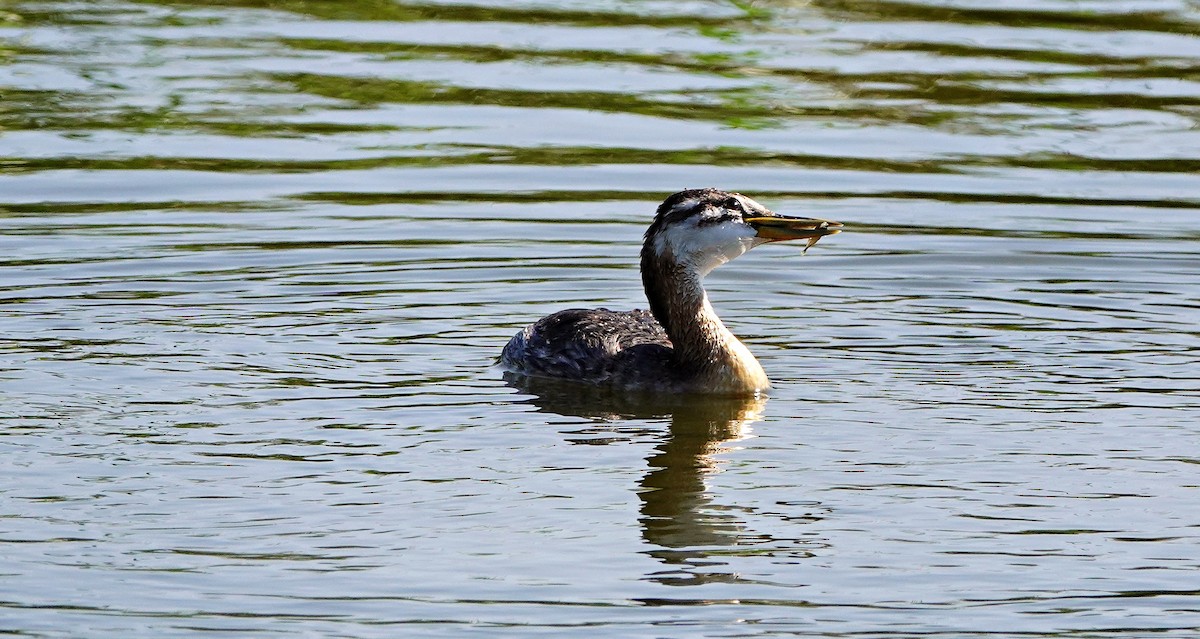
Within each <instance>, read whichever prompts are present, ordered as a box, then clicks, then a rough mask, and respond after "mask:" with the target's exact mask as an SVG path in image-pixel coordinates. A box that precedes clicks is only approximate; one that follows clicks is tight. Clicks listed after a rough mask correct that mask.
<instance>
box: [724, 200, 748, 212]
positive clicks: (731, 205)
mask: <svg viewBox="0 0 1200 639" xmlns="http://www.w3.org/2000/svg"><path fill="white" fill-rule="evenodd" d="M721 206H722V207H723V208H727V209H729V210H731V211H737V212H738V213H745V212H746V209H744V208H742V201H741V200H739V199H737V198H736V197H731V198H728V199H726V200H725V201H724V202H722V203H721Z"/></svg>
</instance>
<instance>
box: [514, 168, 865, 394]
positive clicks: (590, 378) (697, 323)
mask: <svg viewBox="0 0 1200 639" xmlns="http://www.w3.org/2000/svg"><path fill="white" fill-rule="evenodd" d="M841 226H842V225H841V224H840V223H838V222H831V221H829V220H821V219H815V218H803V217H788V216H783V215H777V214H776V213H773V212H772V211H770V210H769V209H767V208H766V207H765V206H763V205H761V204H759V203H758V202H755V201H754V200H752V199H750V198H748V197H746V196H744V195H741V194H739V193H728V192H725V191H720V190H717V189H712V188H708V189H689V190H686V191H680V192H679V193H676V194H674V195H672V196H670V197H668V198H667V199H666V200H665V201H664V202H663V203H662V204H661V205H660V206H659V207H658V212H657V214H656V215H655V216H654V222H653V223H651V224H650V228H649V229H648V230H647V231H646V236H645V241H644V242H643V244H642V264H641V266H642V284H643V286H644V287H645V289H646V298H647V299H648V300H649V301H650V311H649V312H647V311H643V310H634V311H625V312H617V311H610V310H608V309H606V308H597V309H569V310H565V311H559V312H557V313H554V314H553V315H547V316H546V317H543V318H542V319H540V320H538V321H537V322H535V323H533V324H530V325H529V326H527V327H525V328H524V329H523V330H522V331H521V332H519V333H517V334H516V335H515V336H513V338H512V339H511V340H509V342H508V344H507V345H506V346H505V347H504V352H503V353H502V354H501V355H500V364H501V365H502V366H504V367H505V368H507V369H508V370H510V371H512V372H514V373H518V374H521V375H530V376H535V377H554V378H559V379H569V380H576V381H580V382H588V383H591V384H597V385H604V386H613V387H617V388H621V389H629V390H641V391H651V392H668V393H708V394H720V395H758V394H760V393H762V392H765V391H766V390H767V389H768V388H770V382H769V381H768V380H767V375H766V373H765V372H764V371H763V368H762V366H761V365H759V363H758V360H757V359H755V358H754V355H752V354H751V353H750V350H749V349H747V348H746V346H745V345H744V344H742V342H741V341H740V340H738V338H737V337H735V336H734V335H733V333H731V332H729V329H727V328H725V324H723V323H722V322H721V320H720V318H718V317H717V314H716V312H715V311H714V310H713V307H712V306H711V305H710V304H709V303H708V295H707V294H706V293H705V292H704V285H703V282H702V280H703V279H704V276H705V275H707V274H708V272H709V271H711V270H713V269H714V268H716V267H718V266H720V265H722V264H724V263H726V262H728V261H729V260H732V259H734V258H736V257H738V256H739V255H741V254H743V253H745V252H746V251H749V250H750V249H752V248H754V247H755V246H758V245H759V244H763V243H766V242H776V241H780V240H796V239H807V240H808V246H812V245H813V244H815V243H816V242H817V240H819V239H820V238H822V237H824V236H826V235H832V234H834V233H838V232H839V231H840V229H841ZM807 248H808V247H807V246H806V247H805V249H806V250H807Z"/></svg>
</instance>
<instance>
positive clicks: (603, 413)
mask: <svg viewBox="0 0 1200 639" xmlns="http://www.w3.org/2000/svg"><path fill="white" fill-rule="evenodd" d="M505 379H506V380H507V381H508V383H509V384H510V385H511V386H514V387H516V388H518V389H520V390H522V391H524V392H527V393H530V394H532V395H533V397H532V398H531V399H530V400H528V401H529V403H531V404H533V405H535V406H537V407H538V408H539V409H541V410H544V411H548V412H553V413H557V414H560V415H567V416H577V417H588V418H600V419H605V420H610V421H615V420H622V419H638V418H641V419H646V418H662V417H669V418H670V429H669V430H668V432H667V433H665V434H662V431H661V430H656V431H654V432H655V433H656V434H657V435H659V436H660V437H661V441H660V442H659V443H658V445H657V446H655V448H654V453H653V454H652V455H650V456H649V458H648V459H647V464H648V465H649V467H650V469H649V471H648V472H647V473H646V474H645V476H643V478H642V480H641V481H640V482H639V486H640V490H639V491H638V497H639V498H640V499H641V501H642V507H641V517H640V518H639V522H640V524H641V528H642V536H643V538H644V539H645V541H646V542H647V543H649V544H651V545H652V546H654V547H655V549H654V550H651V551H650V552H649V554H650V555H651V556H653V557H655V558H657V559H659V560H660V561H661V562H662V563H663V564H665V565H666V566H667V568H666V569H664V570H662V571H659V572H656V573H654V574H652V575H650V578H651V579H653V580H655V581H659V582H661V583H664V584H670V585H691V584H699V583H710V582H728V581H737V580H738V577H737V576H736V575H734V574H730V573H727V572H721V571H719V570H714V567H715V566H719V565H722V564H723V563H724V561H723V560H720V559H716V557H717V556H719V555H720V554H722V549H726V548H729V547H733V546H738V545H742V544H744V543H748V541H747V539H746V538H747V537H748V536H753V537H756V538H757V536H755V535H748V534H747V533H746V531H745V530H744V529H745V525H744V523H743V522H742V519H741V518H740V517H739V516H737V515H735V514H731V513H729V512H721V510H720V509H719V507H717V506H714V505H713V504H712V497H711V496H710V495H709V493H708V491H707V487H706V485H705V481H706V479H707V477H709V476H710V475H712V474H714V473H716V472H719V471H720V467H721V462H720V461H719V460H718V459H717V458H716V457H715V456H716V455H719V454H721V453H723V452H727V451H729V450H731V449H732V446H731V444H733V443H734V442H737V441H738V440H741V439H744V438H746V437H748V436H749V433H750V425H751V424H752V423H754V422H756V421H759V420H760V419H762V414H763V410H764V408H765V405H766V401H767V400H766V398H763V397H742V398H733V397H702V396H701V397H698V396H691V397H677V396H676V397H673V396H662V395H650V396H639V395H632V394H629V393H627V392H626V393H622V392H615V391H611V390H605V389H604V388H596V387H590V386H583V385H580V384H574V383H570V382H563V381H561V380H553V379H547V378H529V377H521V376H515V375H506V377H505ZM621 432H624V433H628V431H627V430H625V431H621ZM589 434H592V435H603V432H601V431H599V429H598V430H597V431H596V432H592V433H589ZM599 441H603V442H606V441H611V439H601V440H599ZM580 443H597V440H596V439H587V440H584V441H581V442H580Z"/></svg>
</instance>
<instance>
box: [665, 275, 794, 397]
mask: <svg viewBox="0 0 1200 639" xmlns="http://www.w3.org/2000/svg"><path fill="white" fill-rule="evenodd" d="M645 257H646V256H643V261H642V282H643V284H644V285H645V288H646V297H647V298H648V299H649V301H650V310H651V312H652V313H654V317H655V319H657V320H658V322H659V323H660V324H662V325H663V328H664V329H666V331H667V336H668V337H670V338H671V344H672V346H673V347H674V358H675V364H676V365H677V366H678V367H679V370H680V373H681V374H682V375H683V376H686V377H688V378H690V379H692V380H694V382H693V383H694V384H695V386H696V387H697V389H698V390H705V391H709V392H718V393H728V394H733V395H752V394H756V393H759V392H763V391H766V390H767V389H768V388H769V386H770V384H769V382H768V381H767V375H766V373H765V372H764V371H763V368H762V366H761V365H760V364H759V363H758V360H757V359H755V358H754V355H752V354H751V353H750V350H749V349H748V348H746V346H745V345H744V344H742V342H741V340H739V339H738V338H737V337H736V336H735V335H734V334H733V333H731V332H730V331H729V329H728V328H726V327H725V324H724V323H723V322H722V321H721V318H719V317H717V313H716V311H715V310H713V307H712V305H711V304H709V302H708V294H707V293H706V292H705V291H704V284H703V279H704V273H703V272H701V271H700V270H699V269H697V268H694V267H693V266H691V265H688V264H681V263H679V262H677V261H675V260H674V259H671V258H670V256H667V257H666V258H663V257H662V256H657V258H658V259H650V260H647V259H645ZM647 261H650V262H652V263H651V264H647Z"/></svg>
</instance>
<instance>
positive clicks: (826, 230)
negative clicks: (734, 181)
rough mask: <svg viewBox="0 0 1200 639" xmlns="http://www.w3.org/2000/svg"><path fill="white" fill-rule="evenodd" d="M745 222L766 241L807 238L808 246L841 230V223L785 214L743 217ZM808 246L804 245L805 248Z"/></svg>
mask: <svg viewBox="0 0 1200 639" xmlns="http://www.w3.org/2000/svg"><path fill="white" fill-rule="evenodd" d="M745 219H746V223H747V224H749V225H750V226H752V227H754V231H755V233H756V234H757V235H758V237H761V238H762V239H763V240H765V241H767V242H780V241H783V240H803V239H807V240H808V246H812V245H813V244H816V243H817V240H819V239H821V238H823V237H825V236H826V235H833V234H835V233H841V232H842V223H841V222H833V221H831V220H822V219H818V218H815V217H788V216H786V215H766V216H761V217H748V218H745ZM808 246H806V247H804V248H805V249H806V250H807V249H808Z"/></svg>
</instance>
